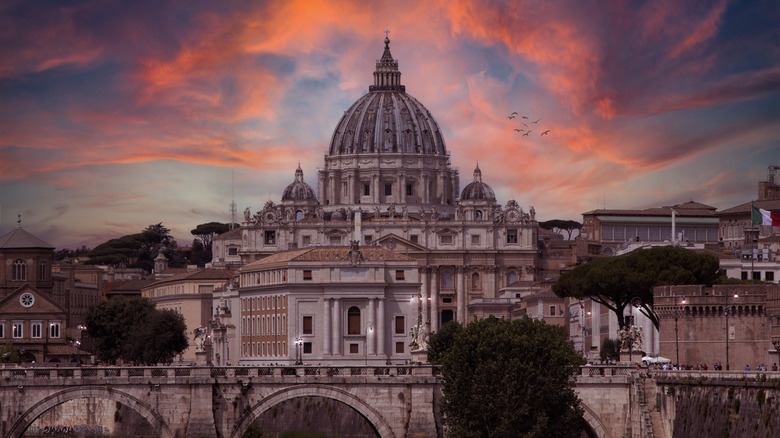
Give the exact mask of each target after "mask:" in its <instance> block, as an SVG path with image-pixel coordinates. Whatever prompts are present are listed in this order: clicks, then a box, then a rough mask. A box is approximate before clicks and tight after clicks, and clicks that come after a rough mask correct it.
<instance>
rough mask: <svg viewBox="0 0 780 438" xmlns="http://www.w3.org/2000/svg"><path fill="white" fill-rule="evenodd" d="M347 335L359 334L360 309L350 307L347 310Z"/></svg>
mask: <svg viewBox="0 0 780 438" xmlns="http://www.w3.org/2000/svg"><path fill="white" fill-rule="evenodd" d="M347 334H348V335H359V334H360V309H358V308H357V307H355V306H352V307H350V308H349V310H347Z"/></svg>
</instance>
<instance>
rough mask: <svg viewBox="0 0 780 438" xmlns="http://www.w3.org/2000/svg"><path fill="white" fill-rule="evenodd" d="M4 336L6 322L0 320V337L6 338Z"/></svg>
mask: <svg viewBox="0 0 780 438" xmlns="http://www.w3.org/2000/svg"><path fill="white" fill-rule="evenodd" d="M4 337H5V323H4V322H0V338H4Z"/></svg>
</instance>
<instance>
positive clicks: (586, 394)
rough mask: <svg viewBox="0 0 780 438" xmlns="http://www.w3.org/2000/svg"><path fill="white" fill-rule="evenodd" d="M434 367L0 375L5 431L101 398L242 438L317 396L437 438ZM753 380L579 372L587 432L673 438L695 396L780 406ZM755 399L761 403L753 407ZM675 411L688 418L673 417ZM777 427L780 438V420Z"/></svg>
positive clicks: (168, 421)
mask: <svg viewBox="0 0 780 438" xmlns="http://www.w3.org/2000/svg"><path fill="white" fill-rule="evenodd" d="M435 371H436V369H435V368H434V367H431V366H426V365H415V366H390V367H312V366H294V367H293V366H280V367H260V368H258V367H203V366H195V367H177V366H171V367H74V368H68V367H58V368H51V367H40V366H33V367H14V368H0V388H2V393H1V394H0V414H1V415H2V423H1V427H2V436H4V437H12V438H17V437H20V436H22V434H23V433H24V432H25V430H27V429H28V427H29V426H30V425H32V424H33V423H34V422H35V420H36V419H37V418H39V417H40V416H41V415H42V414H44V413H45V412H47V411H49V410H51V409H52V408H54V407H57V406H59V405H61V404H63V403H66V402H70V401H74V400H80V399H103V400H110V401H113V402H116V403H117V404H121V405H122V406H124V407H126V408H127V409H130V410H132V411H133V412H135V413H137V414H138V415H139V416H140V417H142V418H143V419H145V421H146V422H148V424H149V425H150V427H151V428H152V429H153V430H154V431H155V432H154V433H155V434H156V436H159V437H163V438H180V437H181V438H183V437H197V438H200V437H220V438H222V437H224V438H228V437H230V438H239V437H241V436H242V435H243V433H244V432H245V431H246V430H247V429H248V427H249V425H250V424H252V422H254V421H255V420H256V419H258V418H260V416H261V415H263V414H264V413H265V412H267V411H269V410H272V409H274V407H276V406H278V405H279V404H281V403H284V402H286V401H288V400H293V399H296V398H300V397H321V398H325V399H330V400H335V401H337V402H340V403H343V404H344V405H346V406H348V407H349V408H351V409H352V410H354V411H355V412H357V413H358V414H359V415H360V416H361V417H362V418H363V419H365V420H366V421H367V422H368V423H369V424H370V425H371V427H372V428H373V429H374V430H375V432H376V433H377V435H379V436H381V437H441V436H443V435H444V433H443V430H442V428H441V421H440V418H439V417H438V415H437V412H438V407H439V400H440V397H441V387H440V384H439V382H438V378H437V376H436V372H435ZM767 375H769V377H767ZM760 376H761V375H757V374H756V373H755V372H753V373H750V372H730V373H724V372H722V371H720V372H710V373H706V372H705V373H702V372H685V371H664V372H660V371H658V372H653V373H652V374H651V376H650V377H649V378H648V376H647V375H646V373H645V372H644V371H642V370H637V369H635V368H633V367H630V366H585V367H582V368H581V369H580V374H579V375H578V376H577V377H576V379H577V388H576V389H577V392H578V394H579V396H580V399H581V400H582V406H583V409H584V411H585V416H584V418H585V421H586V423H587V433H588V435H589V436H590V437H593V438H618V437H671V436H673V435H675V436H680V435H678V434H677V433H674V431H676V430H678V431H683V430H685V431H688V432H689V431H691V430H696V431H698V429H696V427H697V426H696V425H695V424H692V423H691V422H692V421H693V423H695V421H694V420H692V419H695V418H697V417H696V415H694V414H693V413H692V412H687V411H686V410H685V408H686V406H687V404H688V403H689V402H690V403H692V405H695V406H698V409H699V410H701V409H703V408H702V407H701V403H703V402H702V401H701V400H707V397H708V394H711V393H713V388H720V389H723V391H727V394H728V396H725V395H724V397H723V398H724V399H728V400H741V406H742V409H743V410H742V412H743V415H742V417H743V420H744V417H747V418H752V417H756V418H753V419H754V420H756V419H757V418H758V417H759V416H761V415H764V414H763V412H764V411H762V409H766V408H767V406H771V405H772V403H775V404H776V403H777V402H778V401H780V398H778V397H780V394H777V392H778V390H777V389H775V388H780V383H779V382H780V374H779V373H763V376H764V377H763V378H762V377H760ZM762 379H763V380H762ZM697 388H698V389H697ZM729 388H731V390H730V392H728V391H729ZM751 388H752V389H751ZM759 389H762V391H763V392H762V393H761V394H762V395H759V393H758V392H757V391H758V390H759ZM750 391H753V392H752V393H751V392H750ZM724 394H726V393H724ZM728 397H731V398H728ZM762 397H763V398H762ZM759 399H761V400H762V405H763V407H762V406H761V405H759V406H758V407H757V406H756V403H757V400H759ZM767 400H768V401H767ZM697 403H698V404H697ZM707 403H709V406H714V404H716V403H714V402H712V401H711V400H710V401H709V402H707ZM730 403H732V404H731V405H728V406H724V407H722V409H721V410H720V411H718V413H714V412H713V413H712V416H719V417H717V418H721V417H722V418H725V419H726V420H724V421H726V423H728V424H727V426H728V427H731V426H732V425H733V424H732V423H735V422H734V421H731V420H729V418H732V419H733V415H734V412H733V411H734V409H735V407H734V406H733V402H730ZM736 409H737V410H739V406H737V407H736ZM775 409H776V406H775ZM681 412H682V414H680V413H681ZM746 412H748V413H750V414H749V416H746V415H745V413H746ZM678 415H684V416H685V419H684V421H676V420H679V419H677V416H678ZM699 416H700V415H699ZM775 417H776V416H775ZM713 418H714V417H713ZM761 420H762V421H764V420H763V417H761ZM729 421H730V422H729ZM756 421H758V420H756ZM776 421H780V420H778V419H772V418H769V419H767V420H766V421H764V422H765V423H766V424H765V425H764V426H762V427H763V428H764V429H767V430H769V428H771V427H774V426H773V424H774V422H776ZM754 423H755V422H754ZM751 424H753V423H751ZM734 427H736V426H734ZM740 427H741V426H740ZM762 430H763V429H762ZM772 430H773V431H774V432H777V431H780V425H779V426H778V428H777V429H772ZM681 433H682V432H681ZM687 435H688V436H691V435H690V434H687ZM768 436H777V435H768Z"/></svg>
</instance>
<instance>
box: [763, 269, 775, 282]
mask: <svg viewBox="0 0 780 438" xmlns="http://www.w3.org/2000/svg"><path fill="white" fill-rule="evenodd" d="M764 281H775V273H774V272H773V271H766V272H765V273H764Z"/></svg>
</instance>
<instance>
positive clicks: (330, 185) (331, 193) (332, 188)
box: [323, 175, 336, 205]
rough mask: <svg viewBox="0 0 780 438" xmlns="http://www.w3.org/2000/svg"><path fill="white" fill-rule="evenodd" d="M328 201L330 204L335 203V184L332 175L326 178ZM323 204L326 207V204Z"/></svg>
mask: <svg viewBox="0 0 780 438" xmlns="http://www.w3.org/2000/svg"><path fill="white" fill-rule="evenodd" d="M328 193H329V195H328V200H329V201H330V203H331V204H335V203H336V182H335V181H334V179H333V175H330V176H329V177H328ZM323 204H325V205H328V203H326V202H323Z"/></svg>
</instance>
